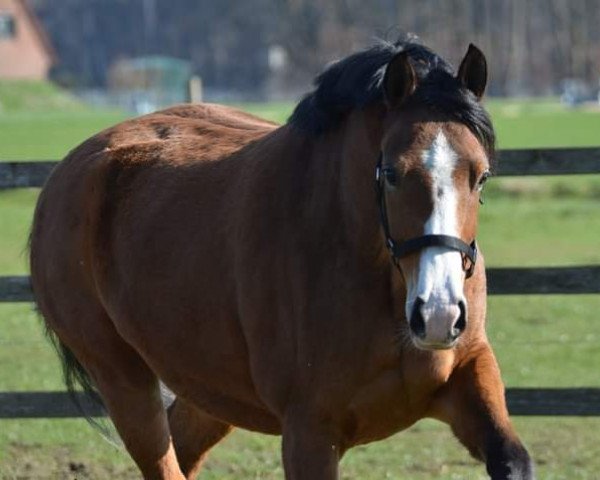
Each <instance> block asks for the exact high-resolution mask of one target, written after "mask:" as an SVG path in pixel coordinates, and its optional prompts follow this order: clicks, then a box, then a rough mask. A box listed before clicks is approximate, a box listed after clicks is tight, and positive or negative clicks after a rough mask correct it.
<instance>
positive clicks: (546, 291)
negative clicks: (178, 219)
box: [0, 266, 600, 303]
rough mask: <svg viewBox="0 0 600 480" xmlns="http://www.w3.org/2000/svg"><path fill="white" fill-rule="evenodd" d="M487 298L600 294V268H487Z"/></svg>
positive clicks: (23, 295) (21, 290) (27, 291)
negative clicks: (488, 295) (499, 296)
mask: <svg viewBox="0 0 600 480" xmlns="http://www.w3.org/2000/svg"><path fill="white" fill-rule="evenodd" d="M486 271H487V277H488V293H489V294H490V295H534V294H537V295H554V294H559V293H562V294H582V293H600V266H588V267H551V268H548V267H543V268H542V267H540V268H536V267H530V268H488V269H487V270H486ZM32 301H33V294H32V292H31V286H30V283H29V277H25V276H13V277H0V303H2V302H5V303H6V302H10V303H18V302H32Z"/></svg>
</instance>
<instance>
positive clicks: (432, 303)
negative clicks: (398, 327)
mask: <svg viewBox="0 0 600 480" xmlns="http://www.w3.org/2000/svg"><path fill="white" fill-rule="evenodd" d="M457 160H458V158H457V154H456V152H455V151H454V150H453V149H452V147H451V146H450V144H449V143H448V140H447V139H446V136H445V135H444V133H443V132H442V131H441V130H440V132H439V133H438V134H437V136H436V137H435V140H434V141H433V143H432V144H431V146H430V147H429V148H428V149H427V150H425V151H424V152H423V156H422V161H423V166H424V167H425V169H426V170H427V171H428V173H429V175H430V177H431V194H432V200H433V210H432V212H431V216H430V217H429V218H428V219H427V222H426V223H425V228H424V232H423V234H424V235H432V234H438V235H451V236H454V237H460V235H459V231H458V224H457V218H456V217H457V209H458V198H457V194H456V188H455V186H454V178H453V173H454V169H455V167H456V164H457ZM420 255H421V256H420V261H419V268H418V272H415V274H416V277H417V278H414V276H413V278H410V279H409V281H408V292H407V293H408V298H407V305H406V314H407V318H410V314H411V311H412V305H413V304H414V302H415V300H416V298H417V297H421V298H422V299H423V301H424V302H425V304H424V305H423V307H422V310H421V311H422V312H423V313H424V317H427V314H426V311H427V310H429V309H433V308H438V307H439V306H441V305H447V306H450V305H457V303H458V302H459V301H460V300H462V298H463V281H464V278H463V275H464V273H463V269H462V257H461V254H460V253H459V252H457V251H455V250H451V249H449V248H447V247H429V248H425V249H424V250H422V251H421V254H420ZM436 306H437V307H436Z"/></svg>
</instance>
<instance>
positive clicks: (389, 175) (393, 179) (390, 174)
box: [381, 167, 398, 185]
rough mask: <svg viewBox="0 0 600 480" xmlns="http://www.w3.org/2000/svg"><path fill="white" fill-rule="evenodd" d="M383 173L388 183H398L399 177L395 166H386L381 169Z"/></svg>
mask: <svg viewBox="0 0 600 480" xmlns="http://www.w3.org/2000/svg"><path fill="white" fill-rule="evenodd" d="M381 174H382V175H383V178H385V181H386V182H387V183H389V184H390V185H396V183H397V181H398V177H397V176H396V170H395V169H394V168H391V167H386V168H384V169H383V170H382V171H381Z"/></svg>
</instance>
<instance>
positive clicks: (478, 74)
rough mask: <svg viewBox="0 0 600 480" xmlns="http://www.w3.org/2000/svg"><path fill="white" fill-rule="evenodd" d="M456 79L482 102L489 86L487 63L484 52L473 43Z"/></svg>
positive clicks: (461, 63)
mask: <svg viewBox="0 0 600 480" xmlns="http://www.w3.org/2000/svg"><path fill="white" fill-rule="evenodd" d="M456 78H458V80H459V81H460V82H461V83H462V84H463V85H464V86H465V87H466V88H468V89H469V90H471V92H473V94H474V95H475V97H477V100H481V97H483V93H484V92H485V86H486V84H487V61H486V59H485V55H484V54H483V52H482V51H481V50H479V49H478V48H477V47H476V46H475V45H473V44H472V43H471V44H470V45H469V50H468V51H467V54H466V55H465V58H463V60H462V62H460V67H459V68H458V75H457V76H456Z"/></svg>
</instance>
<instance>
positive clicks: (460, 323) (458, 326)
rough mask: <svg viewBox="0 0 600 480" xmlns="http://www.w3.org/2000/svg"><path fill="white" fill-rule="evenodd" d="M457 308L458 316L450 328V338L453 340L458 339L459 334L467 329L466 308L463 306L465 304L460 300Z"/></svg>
mask: <svg viewBox="0 0 600 480" xmlns="http://www.w3.org/2000/svg"><path fill="white" fill-rule="evenodd" d="M458 308H459V310H460V314H459V316H458V319H457V320H456V322H455V323H454V326H453V327H452V336H453V337H454V338H458V337H459V336H460V334H461V333H463V332H464V331H465V328H467V306H466V305H465V302H463V301H462V300H461V301H460V302H458Z"/></svg>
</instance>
